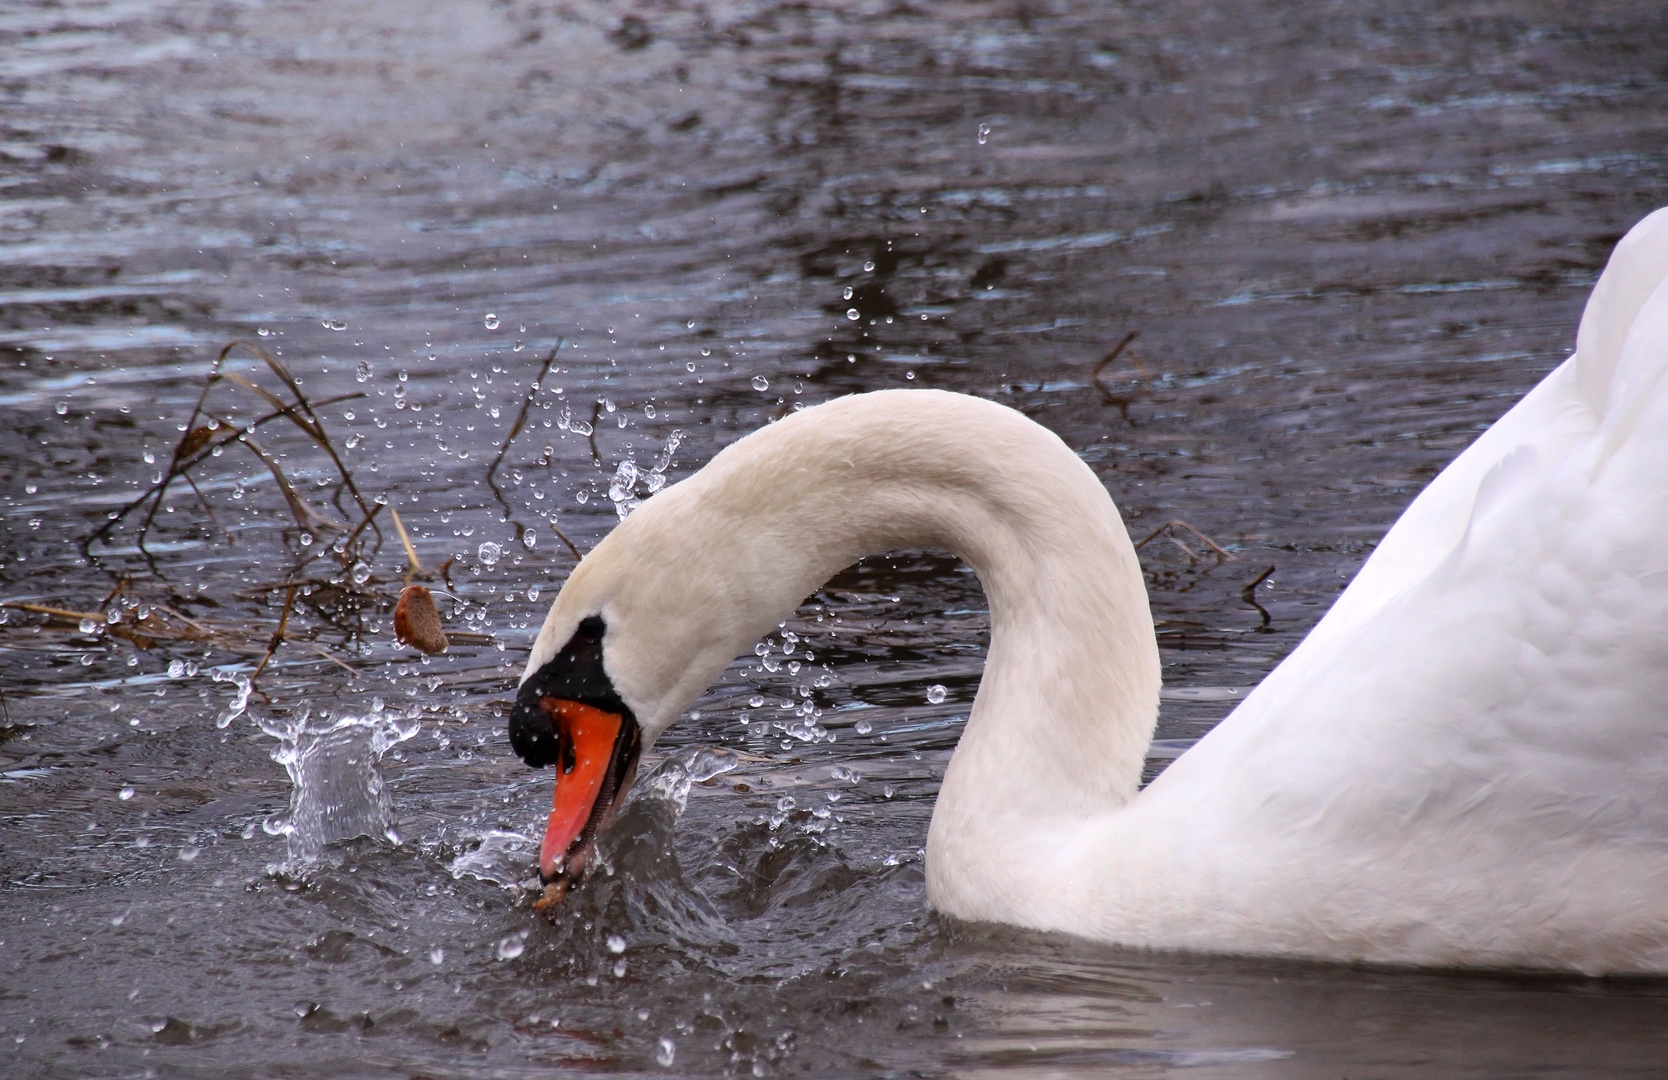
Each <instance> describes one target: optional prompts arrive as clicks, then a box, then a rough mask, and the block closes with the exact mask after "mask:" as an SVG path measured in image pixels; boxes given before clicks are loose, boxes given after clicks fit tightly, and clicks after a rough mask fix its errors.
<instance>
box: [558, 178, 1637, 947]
mask: <svg viewBox="0 0 1668 1080" xmlns="http://www.w3.org/2000/svg"><path fill="white" fill-rule="evenodd" d="M901 546H937V547H943V548H947V549H949V550H950V551H952V552H954V553H956V554H958V555H960V556H961V557H963V558H964V559H966V560H967V561H968V562H969V563H970V564H971V565H972V566H973V567H974V569H975V570H976V571H977V573H978V574H979V578H980V581H981V582H982V583H983V585H984V587H985V590H986V593H987V595H988V597H989V599H990V603H991V612H992V634H991V648H990V655H989V659H988V660H987V663H986V669H985V677H984V680H983V683H982V685H981V687H980V691H979V695H978V698H977V700H976V701H975V703H974V707H973V712H972V716H971V718H970V720H969V722H968V725H967V728H966V731H965V734H964V735H963V737H962V741H961V745H960V746H959V747H958V749H957V752H956V755H955V757H954V758H953V760H952V761H951V764H950V768H949V771H948V774H947V775H946V778H945V781H944V786H943V789H942V791H941V793H940V796H939V801H938V806H937V809H936V811H935V814H934V817H933V823H932V827H931V830H930V832H929V838H928V847H927V857H928V862H927V885H928V895H929V898H930V899H931V900H932V902H933V904H934V905H935V906H937V907H939V908H940V909H942V910H945V911H947V912H950V913H952V914H955V915H959V916H962V917H966V918H975V919H990V920H999V921H1006V922H1012V923H1018V924H1022V925H1027V926H1034V927H1040V928H1047V929H1057V930H1064V931H1068V932H1071V933H1076V934H1081V935H1085V936H1089V937H1094V938H1099V939H1102V940H1106V941H1114V942H1121V943H1125V944H1131V945H1142V946H1152V947H1160V948H1193V949H1210V950H1220V951H1232V952H1243V953H1262V954H1282V955H1297V956H1310V957H1320V958H1328V959H1338V960H1369V961H1382V962H1390V963H1412V964H1435V965H1487V966H1509V967H1549V968H1562V969H1571V970H1578V971H1585V972H1629V971H1655V972H1662V971H1668V785H1665V784H1664V783H1663V778H1664V777H1665V776H1668V211H1662V212H1658V213H1657V214H1655V215H1652V216H1651V217H1650V218H1647V219H1646V220H1645V221H1644V222H1643V223H1641V224H1640V225H1639V226H1638V227H1637V228H1636V229H1635V230H1634V231H1633V232H1632V233H1630V234H1629V235H1628V237H1627V238H1625V239H1624V240H1623V241H1622V243H1621V244H1620V245H1618V247H1617V251H1616V254H1615V256H1614V257H1613V259H1612V261H1611V264H1610V266H1609V267H1608V268H1607V270H1606V271H1605V274H1604V275H1603V277H1602V278H1601V279H1600V281H1599V283H1598V285H1597V287H1596V288H1595V289H1594V292H1593V298H1592V300H1591V302H1590V303H1589V304H1588V307H1587V311H1586V314H1585V315H1584V317H1583V321H1582V326H1581V331H1580V336H1579V348H1578V352H1577V355H1576V356H1575V357H1573V358H1572V359H1571V360H1570V361H1568V362H1566V363H1565V364H1564V365H1563V366H1561V367H1560V368H1558V369H1557V370H1556V371H1554V372H1553V373H1552V374H1551V375H1549V376H1548V377H1547V378H1546V380H1544V381H1543V382H1542V383H1541V385H1539V386H1538V387H1536V388H1535V389H1534V390H1533V391H1531V392H1530V394H1529V395H1528V396H1527V397H1525V398H1524V400H1523V401H1522V402H1520V403H1519V404H1518V406H1517V407H1516V408H1514V409H1513V410H1512V411H1511V412H1509V413H1508V414H1507V415H1506V416H1505V417H1503V418H1502V419H1501V420H1500V421H1499V422H1498V423H1497V424H1495V425H1494V427H1493V428H1491V429H1490V430H1489V431H1488V432H1486V433H1485V434H1484V435H1483V436H1482V437H1481V438H1479V439H1478V440H1477V442H1476V443H1475V444H1473V445H1472V446H1471V447H1470V448H1469V449H1467V450H1466V451H1465V453H1463V454H1461V455H1460V456H1459V458H1457V459H1456V460H1455V461H1454V462H1453V463H1452V464H1451V465H1450V466H1449V468H1448V469H1446V470H1444V472H1443V473H1442V474H1441V475H1440V476H1438V477H1437V478H1436V479H1435V480H1434V481H1433V482H1432V483H1431V485H1430V486H1429V488H1427V489H1426V491H1425V492H1423V493H1422V494H1421V495H1420V496H1419V498H1418V499H1416V500H1415V501H1414V502H1413V504H1412V505H1411V506H1410V507H1409V508H1408V510H1407V512H1406V514H1405V515H1404V516H1403V517H1402V519H1401V520H1400V521H1399V522H1398V523H1397V524H1396V526H1395V527H1394V528H1393V529H1392V530H1391V531H1390V533H1389V534H1388V535H1387V536H1386V537H1385V538H1384V540H1383V542H1382V543H1381V544H1380V545H1379V547H1378V549H1377V550H1376V551H1375V553H1374V555H1373V557H1372V558H1371V559H1369V560H1368V562H1367V564H1366V565H1365V566H1364V567H1363V569H1362V571H1361V573H1360V575H1359V576H1358V577H1357V579H1356V581H1355V582H1354V583H1352V584H1351V586H1350V588H1349V589H1348V590H1346V592H1345V593H1344V594H1343V596H1342V597H1340V599H1339V601H1338V603H1337V605H1336V606H1335V607H1334V608H1333V610H1332V611H1331V612H1330V613H1329V614H1328V615H1327V617H1326V618H1325V619H1324V620H1322V622H1321V623H1320V624H1319V625H1318V626H1317V627H1316V628H1315V630H1314V631H1313V632H1312V633H1311V634H1310V636H1309V637H1308V638H1307V639H1306V640H1305V641H1304V642H1303V643H1302V644H1301V645H1300V646H1299V647H1298V648H1297V649H1296V650H1295V651H1294V652H1293V653H1292V655H1291V656H1290V657H1288V658H1287V660H1286V661H1285V663H1283V664H1282V665H1281V666H1280V667H1279V668H1277V669H1276V670H1275V671H1274V672H1273V673H1272V674H1271V675H1270V676H1269V677H1268V678H1267V679H1266V680H1265V681H1264V683H1263V684H1262V685H1261V686H1260V687H1258V688H1257V689H1256V691H1255V692H1254V693H1252V694H1251V695H1250V696H1249V697H1248V698H1247V700H1246V701H1245V702H1244V703H1243V704H1242V705H1241V706H1240V707H1239V709H1237V710H1236V711H1235V712H1234V714H1233V715H1231V716H1230V717H1228V718H1227V719H1226V720H1224V721H1223V722H1222V723H1221V724H1219V725H1218V726H1217V728H1216V729H1215V730H1214V731H1212V732H1211V733H1210V735H1208V736H1207V737H1206V738H1205V739H1204V740H1202V741H1201V742H1200V743H1199V744H1198V745H1197V746H1195V747H1194V748H1193V749H1192V750H1190V751H1189V752H1188V753H1186V754H1184V755H1182V757H1181V758H1180V759H1178V760H1177V761H1176V762H1175V763H1174V764H1173V765H1172V766H1171V767H1170V768H1169V770H1167V771H1166V772H1165V773H1164V774H1163V775H1162V776H1160V777H1159V779H1158V780H1157V781H1156V782H1155V783H1154V784H1153V785H1152V786H1151V787H1150V788H1149V789H1148V790H1146V791H1145V792H1142V793H1140V794H1136V792H1135V787H1136V780H1137V777H1138V775H1139V770H1140V767H1141V763H1142V758H1143V754H1144V750H1145V748H1146V744H1147V742H1148V740H1149V739H1150V736H1151V733H1152V725H1153V721H1154V718H1155V716H1156V708H1157V689H1158V658H1157V650H1156V646H1155V644H1154V641H1153V634H1152V624H1151V618H1150V615H1149V614H1148V611H1147V607H1146V597H1145V593H1144V589H1143V586H1142V581H1141V576H1140V571H1139V566H1138V565H1137V563H1136V561H1135V556H1134V552H1133V550H1132V549H1131V547H1130V543H1129V540H1128V537H1127V534H1126V533H1125V532H1124V529H1123V526H1122V523H1121V522H1120V520H1119V518H1118V515H1117V511H1116V510H1115V508H1113V506H1112V504H1111V501H1110V499H1109V498H1108V497H1107V496H1106V493H1105V491H1104V490H1103V489H1102V488H1101V487H1100V485H1099V483H1098V482H1097V481H1096V480H1095V478H1094V476H1093V474H1092V473H1091V472H1090V471H1089V470H1088V468H1087V467H1085V466H1084V465H1083V464H1082V463H1081V462H1079V461H1078V460H1077V459H1076V458H1075V457H1074V456H1073V455H1072V454H1071V453H1070V452H1069V450H1067V448H1066V447H1065V446H1064V445H1063V444H1061V443H1060V441H1059V440H1058V439H1057V438H1055V437H1054V436H1053V435H1051V434H1049V433H1048V432H1046V431H1044V430H1043V429H1042V428H1040V427H1038V426H1037V425H1035V424H1033V423H1031V422H1030V421H1029V420H1027V419H1025V418H1024V417H1022V416H1020V415H1019V414H1017V413H1014V412H1011V411H1009V410H1006V409H1003V408H1001V407H999V406H996V405H992V404H990V403H988V402H983V401H978V400H976V399H971V398H965V397H960V396H957V395H951V394H943V393H937V392H931V391H889V392H885V393H880V394H871V395H865V396H861V397H854V398H846V399H842V400H839V401H835V402H832V403H829V404H827V405H823V406H819V407H817V408H814V409H808V410H805V411H804V412H802V413H799V414H797V415H795V416H792V417H790V418H788V419H786V420H784V421H782V422H780V423H778V424H775V425H773V426H771V427H769V428H766V429H765V430H763V431H760V432H757V433H755V434H754V435H751V436H749V437H748V438H746V439H743V440H741V441H740V442H738V443H736V444H734V445H733V446H731V447H729V448H728V449H726V450H725V451H724V452H723V453H721V454H719V455H718V457H717V458H715V459H714V460H713V462H712V463H711V464H710V465H708V466H707V468H705V469H703V470H702V471H701V472H700V473H698V474H696V475H695V476H694V477H691V478H690V479H689V480H686V481H684V482H683V483H681V484H677V485H674V486H672V487H670V488H668V489H667V490H665V491H664V492H661V493H660V494H658V495H656V496H655V497H654V498H652V499H650V500H648V501H647V502H645V503H644V505H643V507H642V509H640V510H638V511H637V512H636V513H634V514H633V515H632V516H631V517H629V518H628V519H626V520H625V521H623V522H622V523H621V524H620V526H619V527H618V528H617V529H616V530H615V531H614V532H613V533H612V534H611V535H610V536H609V537H608V538H607V539H606V540H604V541H603V542H602V543H601V544H599V545H598V547H597V549H596V550H595V551H594V552H592V554H591V555H590V556H588V557H587V558H586V559H585V561H584V562H583V563H582V564H581V566H580V567H579V569H578V570H576V571H575V573H574V575H573V577H572V579H571V580H570V581H569V582H568V584H567V585H566V586H565V587H564V589H563V590H562V593H561V595H560V596H559V597H558V598H557V601H556V604H555V606H554V607H553V608H552V609H551V613H550V617H549V618H548V619H547V620H546V623H545V628H544V631H543V632H542V633H541V635H540V638H539V641H538V643H537V645H536V646H535V648H534V650H533V657H532V662H531V666H530V668H529V670H530V671H531V670H536V669H537V668H538V667H539V666H540V665H541V664H542V663H543V662H544V661H545V660H547V659H548V658H549V657H550V655H552V654H553V653H554V651H555V650H556V649H557V648H559V647H560V646H561V644H562V643H563V642H565V641H566V640H567V637H568V636H569V635H570V634H571V633H572V631H573V628H574V626H575V625H577V623H578V621H579V619H581V618H583V617H585V616H586V615H590V614H601V615H602V616H603V617H604V619H605V620H606V621H607V624H608V631H607V636H606V638H605V647H604V655H605V665H606V667H607V670H608V672H609V675H610V677H611V678H612V679H613V680H614V682H615V685H616V687H617V688H618V690H619V691H620V693H621V695H622V697H624V698H625V700H626V701H627V702H628V703H630V704H631V705H632V707H633V709H634V710H635V711H636V712H637V714H638V717H639V720H640V722H641V723H642V724H643V728H644V734H645V737H646V738H647V739H649V740H652V739H653V738H654V737H655V736H656V735H658V734H659V732H660V731H662V730H664V728H665V727H666V726H667V725H668V724H670V723H671V722H672V721H673V720H674V719H676V717H677V716H678V714H679V713H680V711H681V710H682V709H683V707H684V706H685V705H686V704H687V703H688V702H689V701H690V700H692V699H693V698H694V697H695V696H696V695H698V694H699V693H700V692H701V691H702V690H703V689H704V688H705V687H706V686H707V684H708V683H709V682H710V681H711V680H712V679H713V678H715V677H716V676H717V674H718V673H719V672H720V671H721V670H722V669H723V667H724V665H725V664H726V663H727V662H728V661H729V660H730V659H731V658H733V657H734V656H735V655H736V654H737V653H738V652H740V651H742V650H743V649H745V648H746V647H747V646H748V645H749V644H751V642H752V641H753V640H755V639H756V638H757V637H759V636H760V635H761V634H763V633H765V632H766V631H768V630H769V629H771V628H772V627H774V626H775V625H776V623H777V621H778V620H779V619H781V618H783V617H784V616H785V615H786V614H787V613H788V612H790V611H792V610H793V608H794V606H795V605H797V604H798V603H799V601H800V600H801V599H802V598H803V597H804V596H805V595H807V594H808V593H810V592H811V591H813V590H814V589H816V588H817V587H818V586H820V585H821V584H822V582H823V581H825V580H826V579H827V578H828V577H829V576H830V575H832V574H833V573H834V572H836V571H837V570H839V569H840V568H841V567H843V566H845V565H847V564H849V563H851V562H853V561H855V560H856V559H857V558H859V557H861V556H863V555H866V554H869V553H871V552H875V551H880V550H886V549H888V548H894V547H901Z"/></svg>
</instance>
